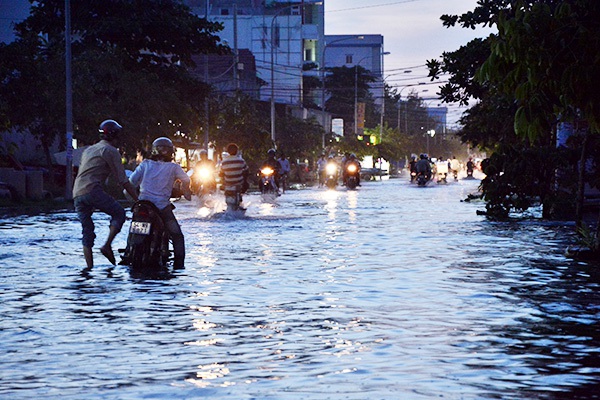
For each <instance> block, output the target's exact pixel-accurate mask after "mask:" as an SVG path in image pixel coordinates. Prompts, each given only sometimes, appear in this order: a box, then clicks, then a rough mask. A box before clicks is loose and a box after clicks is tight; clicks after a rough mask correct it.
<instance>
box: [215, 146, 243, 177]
mask: <svg viewBox="0 0 600 400" xmlns="http://www.w3.org/2000/svg"><path fill="white" fill-rule="evenodd" d="M227 153H229V156H227V157H225V158H224V159H223V161H221V177H222V178H223V183H224V184H225V186H241V185H242V184H243V183H244V180H245V178H246V175H247V173H248V166H247V165H246V161H244V159H243V158H242V157H240V156H239V155H238V146H237V145H236V144H235V143H230V144H229V145H227Z"/></svg>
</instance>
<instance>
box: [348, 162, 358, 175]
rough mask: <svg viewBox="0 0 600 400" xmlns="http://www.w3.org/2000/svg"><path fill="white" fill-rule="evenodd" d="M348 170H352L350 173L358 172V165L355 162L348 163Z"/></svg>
mask: <svg viewBox="0 0 600 400" xmlns="http://www.w3.org/2000/svg"><path fill="white" fill-rule="evenodd" d="M348 172H350V173H354V172H356V165H354V164H351V165H348Z"/></svg>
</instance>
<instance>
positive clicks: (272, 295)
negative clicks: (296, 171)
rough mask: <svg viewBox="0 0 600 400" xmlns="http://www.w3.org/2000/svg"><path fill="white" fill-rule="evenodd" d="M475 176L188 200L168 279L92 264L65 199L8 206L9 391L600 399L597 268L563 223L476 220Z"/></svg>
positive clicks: (181, 210) (4, 257)
mask: <svg viewBox="0 0 600 400" xmlns="http://www.w3.org/2000/svg"><path fill="white" fill-rule="evenodd" d="M478 184H479V181H478V180H460V181H458V182H450V183H448V184H447V185H435V184H434V185H432V186H431V187H426V188H419V187H417V186H416V185H411V184H409V182H408V180H407V179H406V178H404V177H402V178H400V179H390V180H384V181H371V182H365V183H363V185H362V187H360V188H358V190H356V191H347V190H346V189H345V188H341V187H338V189H337V190H336V191H328V190H325V189H321V188H316V187H313V188H306V189H301V190H291V191H288V192H287V193H286V194H284V195H283V196H281V197H279V198H278V199H277V200H276V201H275V202H266V201H264V200H263V199H261V197H260V196H259V195H258V194H249V195H246V196H245V197H244V201H245V203H246V205H247V207H248V210H247V212H246V215H245V216H243V217H240V216H234V215H228V214H225V213H223V212H221V208H220V207H221V206H222V207H224V200H222V199H220V202H218V203H217V205H216V208H215V209H206V208H204V209H201V208H200V207H199V206H198V203H197V201H192V202H186V201H185V200H182V201H179V202H177V203H176V206H177V209H176V210H175V213H176V215H177V217H178V219H179V221H180V224H181V226H182V229H183V231H184V234H185V236H186V245H187V258H186V269H185V270H182V271H177V272H175V273H174V274H173V276H172V277H171V278H170V279H164V280H150V279H138V278H136V277H132V276H131V275H130V274H129V271H128V269H127V267H124V266H120V265H117V266H116V267H113V266H112V265H110V264H109V263H108V262H107V261H106V260H105V259H104V258H102V256H101V255H100V254H99V252H98V250H97V248H96V249H94V250H95V251H96V253H95V254H96V255H95V262H96V266H95V268H94V269H93V270H92V271H86V270H85V269H84V265H85V262H84V260H83V255H82V253H81V226H80V224H79V222H78V220H77V216H76V214H75V213H74V212H72V211H62V212H55V213H50V214H42V215H36V216H18V217H11V218H0V263H1V264H0V265H1V267H0V315H1V316H2V317H1V320H0V325H1V329H0V382H1V385H0V398H3V399H31V398H58V397H60V398H61V399H81V398H102V399H125V398H127V399H139V398H153V399H184V398H189V399H196V398H203V397H207V398H215V399H217V398H228V399H282V398H290V399H434V398H436V399H437V398H444V399H575V398H579V399H594V398H595V399H597V398H599V397H600V389H599V388H600V354H599V353H600V285H599V283H600V269H599V268H600V267H599V266H597V265H588V264H585V263H579V262H576V261H573V260H569V259H567V258H565V257H564V256H563V252H564V250H565V248H566V246H567V245H568V244H569V243H572V242H573V235H572V231H573V228H572V227H571V226H569V227H566V226H565V225H562V224H554V223H553V224H550V223H543V222H507V223H500V222H490V221H487V220H486V219H485V217H482V216H478V215H477V214H476V210H481V209H483V208H484V205H483V203H479V202H474V203H468V202H461V200H463V199H465V198H466V197H467V195H468V194H469V193H473V192H475V191H476V189H477V185H478ZM130 215H131V214H130V213H129V212H128V216H130ZM95 217H96V221H97V224H96V225H97V227H96V233H97V235H98V238H97V239H96V247H98V246H99V245H100V244H101V243H102V242H103V241H104V239H105V237H106V234H107V232H108V228H107V227H108V218H107V217H106V216H105V215H103V214H100V213H97V214H95ZM128 226H129V223H126V227H127V228H128ZM125 240H126V233H125V228H124V231H123V232H121V233H120V234H119V235H118V236H117V239H116V240H115V243H114V248H115V249H117V248H123V247H124V246H125Z"/></svg>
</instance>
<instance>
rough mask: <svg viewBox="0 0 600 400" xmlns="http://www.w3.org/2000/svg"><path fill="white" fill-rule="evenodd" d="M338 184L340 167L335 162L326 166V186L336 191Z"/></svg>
mask: <svg viewBox="0 0 600 400" xmlns="http://www.w3.org/2000/svg"><path fill="white" fill-rule="evenodd" d="M337 183H338V166H337V164H336V163H334V162H329V163H327V165H326V166H325V186H327V187H328V188H329V189H335V187H336V186H337Z"/></svg>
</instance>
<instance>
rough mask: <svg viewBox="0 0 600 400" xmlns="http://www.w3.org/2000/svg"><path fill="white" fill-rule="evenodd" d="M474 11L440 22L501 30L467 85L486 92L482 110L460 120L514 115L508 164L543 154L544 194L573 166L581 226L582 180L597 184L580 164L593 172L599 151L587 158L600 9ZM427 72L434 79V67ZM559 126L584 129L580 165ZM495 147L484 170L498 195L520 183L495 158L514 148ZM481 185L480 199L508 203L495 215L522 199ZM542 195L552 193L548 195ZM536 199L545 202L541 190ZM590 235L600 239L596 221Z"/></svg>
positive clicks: (539, 6) (585, 5) (583, 2)
mask: <svg viewBox="0 0 600 400" xmlns="http://www.w3.org/2000/svg"><path fill="white" fill-rule="evenodd" d="M479 4H480V5H479V6H478V7H477V8H476V9H475V11H474V12H472V13H466V14H463V15H462V16H460V17H459V16H444V17H443V20H444V23H445V24H447V25H448V26H451V25H454V24H455V23H457V22H459V23H461V24H462V25H463V26H465V27H473V26H475V25H477V24H490V25H491V24H496V26H497V27H498V34H497V35H492V36H490V37H489V38H488V45H489V54H488V56H487V57H486V59H485V61H484V62H483V63H479V62H478V63H477V64H476V73H475V74H474V76H475V78H476V79H474V80H473V79H471V80H470V81H471V82H475V83H476V84H477V83H479V84H481V85H482V87H484V88H485V87H487V91H484V95H483V96H481V98H482V99H483V100H484V101H485V100H488V102H487V104H485V106H484V107H480V108H481V110H471V111H470V115H469V116H468V117H469V119H467V120H465V121H466V122H472V121H481V120H482V119H483V118H478V115H477V114H479V112H480V111H484V112H487V113H488V114H490V111H492V110H493V111H496V114H498V113H497V111H499V110H502V109H504V110H505V111H507V112H510V113H512V119H513V121H514V123H513V130H514V131H515V133H516V134H517V135H518V137H519V138H520V139H521V142H520V148H518V151H517V152H512V155H513V157H512V158H513V159H517V160H522V159H523V157H522V155H526V154H529V155H530V157H529V159H533V160H540V158H539V157H537V156H535V154H537V153H539V152H542V153H543V154H544V162H542V163H541V164H538V165H541V166H543V167H544V171H546V169H549V170H550V171H551V172H552V174H551V175H550V174H548V175H546V182H545V185H546V189H548V188H549V187H554V186H555V185H554V184H553V179H552V177H553V176H554V175H556V174H554V172H555V170H556V169H557V168H559V167H563V169H562V170H561V174H560V175H561V176H562V175H565V174H566V173H567V172H568V171H569V168H568V166H569V165H573V164H575V165H578V168H579V182H578V185H577V186H578V190H577V198H578V201H577V210H576V221H577V225H578V226H580V225H581V217H582V214H581V208H582V204H583V187H584V184H585V181H586V179H587V181H588V182H589V183H590V184H592V185H597V180H591V179H588V178H587V177H586V167H585V165H589V161H590V160H592V162H593V165H595V166H597V165H598V160H597V159H596V158H594V157H596V154H597V152H594V153H593V154H592V155H590V153H589V149H594V147H593V145H592V146H591V147H590V143H591V142H595V141H596V139H597V138H598V132H599V127H600V101H599V100H600V98H599V97H600V94H599V93H598V92H597V91H596V89H595V88H596V87H598V83H599V82H598V80H599V79H600V75H599V74H598V71H599V70H600V68H599V67H600V59H598V57H597V54H598V51H599V50H600V22H599V18H598V17H599V16H600V4H599V3H598V2H596V1H593V0H571V1H567V0H562V1H560V0H538V1H523V0H515V1H500V0H496V1H487V2H480V3H479ZM431 70H432V74H433V75H435V72H436V70H435V68H433V69H431ZM462 70H466V69H465V68H462ZM462 87H463V88H465V87H466V85H462ZM454 92H455V93H456V90H455V91H454ZM486 93H487V96H486V95H485V94H486ZM492 93H493V94H498V95H499V96H501V97H504V98H505V99H506V101H505V102H503V103H504V104H505V105H506V106H505V107H504V108H502V107H500V108H494V104H493V102H491V101H489V99H491V96H489V94H492ZM560 123H572V124H573V125H574V126H580V127H583V128H581V129H580V131H581V132H582V133H583V134H582V137H581V139H579V138H578V137H574V138H573V140H572V145H574V146H575V148H579V149H580V157H579V158H578V159H579V161H578V162H577V161H575V162H574V161H573V157H572V155H568V154H567V155H566V156H565V157H562V156H561V153H564V152H565V149H556V146H555V144H554V143H555V135H556V128H557V126H558V124H560ZM500 137H501V138H506V137H507V136H506V135H500ZM488 139H490V138H488ZM488 141H489V142H490V140H488ZM513 143H514V144H513V146H512V149H513V150H514V149H517V146H518V143H517V142H513ZM498 147H500V148H501V149H502V153H501V154H499V156H498V157H495V159H494V157H492V158H491V159H490V161H489V163H487V164H488V167H487V168H488V171H487V172H489V173H490V175H488V178H490V179H495V180H496V182H495V183H497V184H498V188H500V187H501V186H502V187H504V188H507V187H508V186H509V185H511V184H512V185H513V187H514V186H515V185H514V184H513V183H512V182H513V181H514V180H515V179H517V178H518V176H515V175H514V174H515V173H521V172H520V171H515V170H514V169H511V168H509V166H508V165H507V164H506V163H504V162H502V161H500V160H501V159H502V158H503V157H500V155H502V156H507V155H510V154H511V150H510V149H511V146H498ZM532 152H533V153H532ZM567 153H568V151H567ZM590 156H593V157H592V158H590ZM564 160H567V161H566V162H567V164H565V161H564ZM569 163H571V164H569ZM596 168H597V167H596ZM522 170H525V171H527V170H530V171H531V173H530V174H528V175H527V176H528V177H527V179H528V181H529V182H528V183H532V182H534V180H535V179H536V178H537V177H538V176H539V175H540V174H541V175H544V173H540V171H539V170H535V169H529V168H525V167H524V168H522ZM596 170H597V169H596ZM521 174H522V173H521ZM522 175H523V174H522ZM596 175H597V174H596ZM499 177H502V179H498V178H499ZM488 178H486V180H488ZM511 178H512V179H511ZM486 180H484V193H486V196H488V195H489V196H491V198H495V202H496V204H502V203H503V202H502V198H501V197H500V196H503V197H504V198H505V199H506V201H505V202H504V204H503V205H502V206H501V207H500V208H503V209H504V210H505V211H506V210H507V209H509V208H510V207H512V206H513V205H514V203H511V202H510V199H511V198H512V199H514V198H519V197H521V196H520V194H519V195H516V196H515V194H514V193H513V194H512V195H509V192H508V191H506V190H493V191H490V187H489V186H488V187H486V183H487V182H486ZM503 180H504V182H502V181H503ZM532 187H536V185H535V184H533V185H532V184H526V185H522V186H521V188H520V189H519V190H522V192H521V193H528V192H527V189H525V188H532ZM561 188H564V187H562V186H561ZM545 192H546V194H548V193H551V191H550V190H546V191H545ZM498 193H500V196H498V195H497V194H498ZM538 194H539V195H540V196H543V195H544V191H542V192H541V193H538ZM554 196H555V197H556V193H554ZM546 197H548V198H550V197H552V196H546ZM546 205H550V207H546ZM551 208H552V207H551V204H545V206H544V212H545V214H546V210H547V209H551ZM546 215H547V214H546ZM595 236H596V238H598V237H600V218H599V223H598V224H597V231H596V234H595ZM596 243H598V241H597V240H596Z"/></svg>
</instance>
